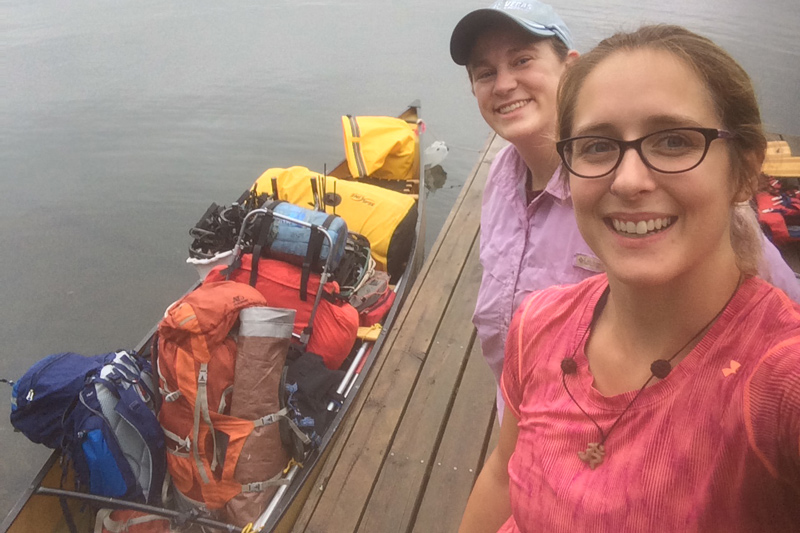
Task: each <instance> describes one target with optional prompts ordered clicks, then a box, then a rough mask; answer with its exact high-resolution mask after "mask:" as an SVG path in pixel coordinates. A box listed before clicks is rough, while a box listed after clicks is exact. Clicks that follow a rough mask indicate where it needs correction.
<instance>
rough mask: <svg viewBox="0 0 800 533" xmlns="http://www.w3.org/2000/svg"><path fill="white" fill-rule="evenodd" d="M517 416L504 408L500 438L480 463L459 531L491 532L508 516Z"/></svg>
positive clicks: (473, 532)
mask: <svg viewBox="0 0 800 533" xmlns="http://www.w3.org/2000/svg"><path fill="white" fill-rule="evenodd" d="M518 434H519V428H518V427H517V417H516V416H514V413H512V412H511V409H506V410H505V413H503V423H502V425H501V426H500V439H499V440H498V442H497V447H496V448H495V449H494V451H493V452H492V454H491V455H490V456H489V459H488V460H487V461H486V463H484V465H483V469H482V470H481V473H480V474H479V475H478V479H477V481H475V486H474V487H473V488H472V493H471V494H470V495H469V500H468V501H467V508H466V510H465V511H464V516H463V518H462V519H461V527H460V528H459V530H458V531H459V533H479V532H480V533H482V532H487V533H489V532H491V533H495V532H496V531H497V530H498V529H500V526H502V525H503V524H504V523H505V522H506V520H508V517H509V516H511V502H510V501H509V495H508V460H509V459H510V458H511V454H512V453H513V452H514V447H515V446H516V444H517V435H518Z"/></svg>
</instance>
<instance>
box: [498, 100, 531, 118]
mask: <svg viewBox="0 0 800 533" xmlns="http://www.w3.org/2000/svg"><path fill="white" fill-rule="evenodd" d="M530 101H531V100H530V99H528V100H519V101H518V102H514V103H513V104H508V105H504V106H502V107H498V108H497V112H498V113H500V114H501V115H507V114H508V113H511V112H512V111H516V110H517V109H519V108H520V107H522V106H525V105H528V103H529V102H530Z"/></svg>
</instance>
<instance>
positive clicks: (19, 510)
mask: <svg viewBox="0 0 800 533" xmlns="http://www.w3.org/2000/svg"><path fill="white" fill-rule="evenodd" d="M398 118H400V119H403V120H404V121H406V122H408V123H410V124H419V123H420V115H419V103H418V102H416V101H415V102H413V103H412V104H411V105H410V106H409V107H408V109H406V110H405V111H404V112H403V113H401V114H400V115H399V116H398ZM417 130H418V134H419V135H417V137H416V146H415V153H414V155H413V157H414V161H415V164H414V165H413V167H412V168H413V174H412V175H410V176H407V179H405V180H401V181H386V180H378V179H368V180H365V181H369V183H370V184H372V185H379V186H383V187H386V188H389V189H393V190H397V191H400V192H403V193H405V194H409V195H412V196H413V197H414V198H415V199H416V202H417V220H416V226H415V235H414V239H413V242H412V245H411V250H410V255H409V257H408V261H407V263H406V266H405V270H404V271H403V273H402V275H401V276H400V277H399V280H398V281H397V283H396V284H395V285H394V291H395V293H396V296H395V300H394V303H393V304H392V307H391V308H390V310H389V312H388V313H387V315H386V317H385V319H384V320H383V321H382V329H381V332H380V334H379V335H378V337H377V339H376V340H375V341H374V342H366V341H365V342H363V343H362V344H361V346H359V345H358V344H357V345H356V347H354V349H353V353H354V354H355V356H354V357H352V358H351V359H352V361H351V362H350V363H349V364H350V366H349V367H348V368H346V369H345V368H343V370H347V373H346V375H345V378H344V381H343V382H342V384H341V385H340V391H341V392H342V394H344V395H345V399H344V401H343V402H342V404H341V406H340V407H339V408H338V411H336V414H335V416H334V418H333V420H332V421H331V423H330V425H329V426H328V428H327V429H326V431H325V433H324V434H323V435H322V438H321V442H320V444H319V446H318V447H317V448H316V449H315V450H314V451H312V452H311V454H310V456H309V457H308V458H307V459H306V460H305V461H304V463H303V466H302V468H301V467H298V466H293V467H292V468H291V469H289V471H288V473H287V474H286V477H287V479H289V480H290V482H289V484H288V485H284V486H282V487H281V488H280V489H279V491H278V492H277V493H276V495H275V497H274V498H273V499H272V500H271V502H270V504H269V507H268V508H267V509H265V512H264V513H263V514H262V515H261V516H260V517H259V519H258V520H257V521H256V522H255V523H254V527H253V529H252V531H290V530H291V527H292V525H293V523H294V521H295V520H296V518H297V515H298V513H299V511H300V508H301V507H302V504H303V502H304V501H305V500H306V498H307V497H308V494H309V492H310V490H311V488H312V486H313V485H314V481H315V480H316V478H317V476H318V475H319V472H320V470H321V467H322V464H323V463H324V460H325V458H326V456H327V452H328V451H329V449H330V445H331V444H332V443H333V442H334V440H335V439H336V438H337V436H338V435H337V430H338V429H339V427H340V426H341V424H342V422H343V421H344V420H345V417H346V416H347V415H348V410H349V407H350V405H351V404H352V403H353V400H354V398H355V396H356V395H357V393H358V392H359V390H360V387H361V384H362V382H363V380H364V379H365V377H366V376H367V374H368V372H369V371H370V368H371V367H372V365H373V362H374V361H375V360H376V359H377V358H379V357H380V356H381V351H382V349H383V345H384V341H385V340H386V338H387V335H388V333H389V331H390V330H391V328H392V326H393V324H394V320H395V317H396V316H397V313H398V311H399V309H400V308H401V307H402V306H403V304H404V302H405V299H406V296H407V294H408V292H409V290H410V288H411V286H412V285H413V283H414V281H415V279H416V276H417V274H418V272H419V270H420V268H421V266H422V262H423V259H424V252H425V205H424V191H425V186H424V179H425V173H424V167H423V165H422V164H421V161H420V148H419V147H420V137H421V135H422V132H423V130H424V128H421V127H420V128H417ZM327 175H328V176H333V177H335V178H338V179H341V180H348V179H352V175H351V172H350V170H349V167H348V164H347V160H344V161H342V162H341V163H340V164H339V165H338V166H336V167H335V168H334V169H333V170H331V171H329V172H327ZM247 192H249V189H248V191H246V192H245V194H247ZM243 196H244V195H243ZM198 285H199V282H198ZM196 286H197V285H195V286H193V287H191V288H190V289H189V291H187V293H188V292H190V291H191V290H193V289H194V288H196ZM155 318H157V319H160V317H155ZM157 326H158V324H156V325H155V326H154V327H153V328H152V329H151V330H150V332H148V333H147V335H145V336H144V337H143V338H142V340H141V341H140V342H139V344H138V345H137V346H136V347H135V350H136V352H137V353H139V354H141V355H144V356H149V355H150V346H151V345H152V338H153V335H154V334H155V332H156V329H157ZM359 342H360V341H359ZM59 459H60V455H59V453H58V452H57V451H56V452H54V453H53V454H52V455H51V456H50V458H49V459H48V460H47V461H46V462H45V464H44V466H43V467H42V468H41V470H40V471H39V473H38V474H37V475H36V477H35V478H34V480H33V482H32V483H31V484H30V486H29V487H27V488H26V490H25V491H24V493H23V494H22V495H21V497H20V499H19V500H18V502H17V503H16V505H15V506H14V507H13V508H12V509H11V511H10V512H9V514H8V515H7V516H6V518H5V520H4V521H3V524H2V530H3V531H9V532H11V533H29V532H33V531H36V532H61V531H65V532H69V531H71V530H72V529H74V530H76V531H91V530H93V527H94V521H95V512H96V510H97V509H98V508H101V507H106V508H108V507H112V508H128V509H137V508H138V509H140V510H145V506H142V505H135V504H131V503H129V502H124V501H121V500H118V499H112V498H106V497H100V496H92V495H86V494H82V493H76V492H74V491H71V490H64V489H71V488H72V487H73V486H74V485H73V477H72V476H73V473H72V472H67V473H66V476H67V477H66V478H65V479H64V480H63V482H62V468H61V465H60V462H59ZM60 487H63V488H64V489H61V488H60ZM87 502H88V503H89V504H88V505H87ZM65 507H66V508H67V509H68V510H69V511H68V512H67V513H65V512H64V508H65ZM153 511H154V510H153ZM158 511H159V512H161V513H162V514H163V515H164V516H173V517H174V516H176V515H177V514H178V513H177V512H175V511H171V510H169V509H158ZM70 520H71V521H72V522H73V524H72V527H70V524H69V523H68V521H70ZM196 523H197V525H203V526H206V530H208V531H211V530H215V529H216V530H222V531H241V528H238V527H236V526H232V525H229V524H224V523H221V522H219V521H216V520H214V519H210V518H200V519H198V522H196Z"/></svg>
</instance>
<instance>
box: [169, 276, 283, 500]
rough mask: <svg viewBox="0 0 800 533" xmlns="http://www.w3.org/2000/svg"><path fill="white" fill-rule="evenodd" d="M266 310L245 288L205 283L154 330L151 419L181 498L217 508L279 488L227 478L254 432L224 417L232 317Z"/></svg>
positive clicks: (232, 354) (251, 424)
mask: <svg viewBox="0 0 800 533" xmlns="http://www.w3.org/2000/svg"><path fill="white" fill-rule="evenodd" d="M255 306H266V301H265V300H264V297H263V296H262V295H261V293H259V292H258V291H257V290H256V289H254V288H253V287H250V286H249V285H247V284H245V283H237V282H234V281H221V282H216V283H205V284H203V285H201V286H200V287H198V288H197V289H195V290H194V291H192V292H190V293H189V294H187V295H186V296H184V297H183V298H182V299H180V300H178V301H177V302H175V303H174V304H172V306H170V307H169V309H167V313H166V315H165V316H164V319H163V320H162V321H161V323H160V324H159V326H158V359H157V368H158V377H159V389H160V392H161V397H162V403H161V409H160V411H159V414H158V419H159V422H160V423H161V426H162V428H163V429H164V434H165V435H166V442H167V452H168V453H167V468H168V470H169V473H170V475H171V476H172V481H173V484H174V486H175V489H176V490H177V491H178V492H179V493H180V496H182V497H183V498H184V499H186V500H189V501H190V502H192V503H193V504H194V505H200V504H203V505H205V506H206V507H207V508H208V509H212V510H214V509H221V508H222V507H224V506H225V504H226V503H227V502H228V501H229V500H231V499H232V498H233V497H235V496H237V495H238V494H241V493H243V492H248V491H264V490H266V489H267V488H268V487H273V486H276V485H278V484H280V482H279V481H278V480H263V481H261V482H258V483H250V484H248V485H246V486H243V485H242V484H241V483H238V482H237V481H236V480H235V479H234V470H235V468H236V464H237V461H238V460H239V455H240V454H241V451H242V446H243V445H244V443H245V440H246V439H247V437H248V435H250V434H251V433H252V432H253V430H254V429H255V428H256V427H257V426H261V425H265V424H270V423H272V422H274V421H275V418H276V417H275V416H271V417H265V418H269V420H262V419H259V420H256V421H253V420H246V419H243V418H237V417H234V416H231V415H229V414H227V413H229V412H230V404H231V391H232V385H233V381H234V365H235V360H236V353H237V345H236V341H234V339H233V338H232V337H231V336H230V335H229V333H230V331H231V329H232V328H233V327H234V325H235V324H236V322H237V319H238V317H239V311H241V310H242V309H244V308H247V307H255Z"/></svg>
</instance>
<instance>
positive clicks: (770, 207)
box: [756, 179, 800, 246]
mask: <svg viewBox="0 0 800 533" xmlns="http://www.w3.org/2000/svg"><path fill="white" fill-rule="evenodd" d="M756 203H757V204H758V221H759V223H761V225H762V227H763V228H764V230H765V232H766V233H767V234H768V235H769V236H770V238H771V240H772V242H773V243H775V244H776V245H778V246H781V245H785V244H789V243H793V242H800V236H798V235H797V228H796V227H797V226H800V195H798V191H797V189H791V188H788V187H784V185H783V184H782V183H781V181H780V180H776V179H773V180H770V181H769V186H768V188H767V190H766V191H763V192H760V193H758V194H756ZM790 227H791V228H792V230H790Z"/></svg>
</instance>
